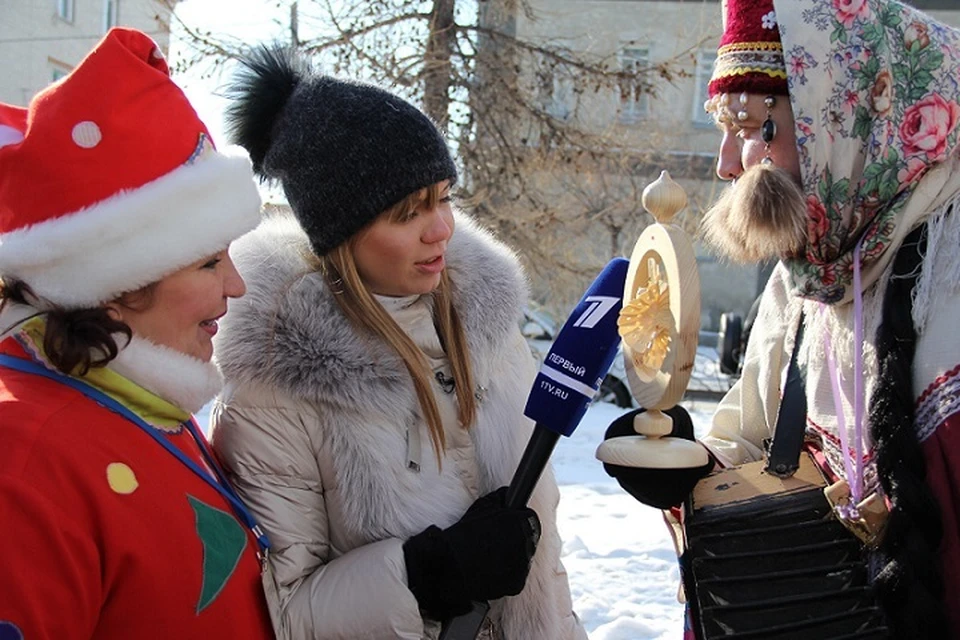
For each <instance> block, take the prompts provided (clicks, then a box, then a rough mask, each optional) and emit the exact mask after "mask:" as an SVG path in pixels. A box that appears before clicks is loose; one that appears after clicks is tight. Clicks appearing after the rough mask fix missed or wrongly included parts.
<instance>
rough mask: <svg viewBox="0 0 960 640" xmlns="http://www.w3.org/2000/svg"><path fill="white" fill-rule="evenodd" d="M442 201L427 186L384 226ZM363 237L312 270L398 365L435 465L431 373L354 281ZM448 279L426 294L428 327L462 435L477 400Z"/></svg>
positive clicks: (395, 209) (439, 443)
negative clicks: (447, 375) (448, 373)
mask: <svg viewBox="0 0 960 640" xmlns="http://www.w3.org/2000/svg"><path fill="white" fill-rule="evenodd" d="M442 195H443V186H442V183H441V184H435V185H431V186H429V187H427V188H425V189H421V190H419V191H417V192H415V193H412V194H411V195H409V196H407V197H406V198H404V199H403V200H402V201H400V202H399V203H397V204H395V205H394V206H392V207H390V208H389V209H388V210H387V211H386V212H385V213H384V214H383V215H386V216H387V217H388V218H389V219H390V220H401V219H403V218H405V217H406V216H408V215H409V214H410V212H412V211H414V210H416V209H418V208H420V207H425V208H428V209H431V208H433V207H436V206H437V205H438V203H439V202H440V199H441V198H442ZM362 233H363V231H360V232H358V233H356V234H354V235H353V236H352V237H351V238H350V239H349V240H347V241H346V242H344V243H342V244H340V245H339V246H337V247H335V248H334V249H333V250H332V251H330V252H329V253H328V254H326V255H325V256H321V257H319V258H317V260H318V264H317V266H318V268H319V269H320V271H321V272H322V273H323V274H324V277H325V278H326V279H327V283H328V285H329V286H330V288H331V290H332V291H334V293H335V294H336V295H335V298H336V300H337V303H338V304H339V305H340V308H341V309H342V310H343V313H344V314H345V315H346V316H347V318H349V319H350V321H351V322H352V323H353V325H354V326H356V327H359V328H361V329H365V330H367V331H370V332H371V333H373V334H375V335H377V336H380V337H381V338H383V340H384V341H386V343H387V344H389V345H390V346H391V347H392V348H393V350H394V351H396V352H397V355H399V356H400V357H401V358H402V359H403V363H404V365H406V367H407V371H408V372H409V373H410V377H411V378H412V379H413V386H414V389H415V390H416V394H417V400H418V401H419V403H420V410H421V411H422V413H423V417H424V419H425V420H426V422H427V427H428V428H429V430H430V439H431V441H432V442H433V449H434V452H435V453H436V455H437V461H438V462H440V460H441V458H442V455H443V450H444V449H445V447H446V438H445V437H444V432H443V423H442V421H441V419H440V411H439V409H438V407H437V401H436V398H435V397H434V395H433V391H432V388H431V382H430V380H431V374H432V371H431V370H430V367H429V365H428V363H427V358H426V355H425V354H424V353H423V351H422V350H421V349H420V348H419V347H418V346H417V345H416V344H415V343H414V342H413V340H412V339H411V338H410V336H408V335H407V334H406V332H404V330H403V329H401V328H400V325H398V324H397V323H396V321H395V320H394V319H393V318H392V317H391V316H390V314H389V313H387V311H386V310H385V309H384V308H383V306H382V305H381V304H380V303H379V302H377V300H376V298H374V297H373V294H372V293H371V292H370V290H369V289H368V288H367V286H366V284H365V283H364V282H363V280H362V279H361V278H360V273H359V271H358V270H357V265H356V262H355V260H354V257H353V248H354V246H355V245H356V243H357V241H358V240H359V238H360V237H361V234H362ZM450 290H451V285H450V278H449V276H448V275H447V272H446V271H443V273H442V274H441V276H440V285H439V286H438V287H437V289H436V290H435V291H433V293H432V294H431V295H432V296H433V302H434V305H433V308H434V311H433V313H434V317H433V320H434V325H435V326H436V329H437V334H438V335H439V337H440V343H441V344H442V345H443V349H444V351H445V352H446V354H447V357H448V358H449V359H450V366H451V368H452V369H453V379H454V382H455V389H456V393H457V420H458V422H459V423H460V425H461V426H462V427H463V428H464V429H469V428H470V427H472V426H473V424H474V422H475V421H476V415H477V400H476V396H475V395H474V393H475V391H474V388H475V383H474V379H473V370H472V368H471V367H470V351H469V348H468V347H467V338H466V334H465V333H464V331H463V325H462V324H461V322H460V317H459V315H458V314H457V311H456V309H455V308H454V306H453V301H452V299H451V296H450Z"/></svg>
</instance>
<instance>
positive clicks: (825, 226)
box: [807, 196, 830, 246]
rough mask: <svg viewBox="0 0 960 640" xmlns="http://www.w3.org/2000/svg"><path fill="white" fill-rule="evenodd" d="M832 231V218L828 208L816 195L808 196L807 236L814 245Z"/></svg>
mask: <svg viewBox="0 0 960 640" xmlns="http://www.w3.org/2000/svg"><path fill="white" fill-rule="evenodd" d="M828 231H830V219H829V218H827V209H826V207H824V206H823V203H822V202H820V199H819V198H817V197H816V196H807V238H808V243H809V244H810V245H812V246H816V245H818V244H819V242H820V240H821V238H823V237H825V236H826V235H827V232H828Z"/></svg>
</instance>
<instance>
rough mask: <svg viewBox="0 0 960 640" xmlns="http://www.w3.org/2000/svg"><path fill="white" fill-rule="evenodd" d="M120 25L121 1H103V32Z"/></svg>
mask: <svg viewBox="0 0 960 640" xmlns="http://www.w3.org/2000/svg"><path fill="white" fill-rule="evenodd" d="M118 24H120V0H103V32H104V33H106V32H107V31H109V30H110V28H111V27H115V26H117V25H118Z"/></svg>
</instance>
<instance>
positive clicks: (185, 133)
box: [0, 28, 260, 309]
mask: <svg viewBox="0 0 960 640" xmlns="http://www.w3.org/2000/svg"><path fill="white" fill-rule="evenodd" d="M259 209H260V196H259V194H258V192H257V188H256V184H255V182H254V180H253V174H252V170H251V166H250V162H249V160H248V159H247V158H246V157H245V156H237V157H230V156H227V155H223V154H221V153H219V152H217V151H216V149H215V148H214V145H213V142H212V140H211V139H210V134H209V132H208V131H207V128H206V126H204V124H203V122H201V121H200V119H199V117H198V116H197V114H196V112H195V111H194V109H193V107H192V106H191V105H190V103H189V102H188V101H187V98H186V96H185V95H184V94H183V92H182V91H181V90H180V88H179V87H177V85H176V84H174V83H173V81H172V80H171V79H170V72H169V69H168V67H167V64H166V62H165V61H164V59H163V55H162V53H161V52H160V50H159V49H158V48H157V45H156V44H155V43H154V42H153V40H151V39H150V38H149V37H148V36H147V35H145V34H143V33H141V32H139V31H135V30H133V29H123V28H115V29H111V30H110V32H109V33H107V35H106V36H104V38H103V40H101V41H100V43H99V44H98V45H97V46H96V47H95V48H94V49H93V51H91V52H90V53H89V54H88V55H87V57H86V58H84V60H83V61H82V62H80V64H79V65H78V66H77V67H76V68H75V69H74V70H73V71H72V72H71V73H70V74H69V75H68V76H66V77H65V78H63V79H62V80H60V81H59V82H57V83H55V84H53V85H51V86H49V87H48V88H46V89H45V90H44V91H42V92H40V93H39V94H37V95H36V97H34V99H33V100H32V101H31V103H30V106H29V107H28V108H27V109H22V108H20V107H14V106H10V105H3V104H0V275H2V276H3V277H4V278H12V279H16V280H21V281H23V282H24V283H25V284H26V285H27V286H29V287H30V289H31V291H32V292H33V293H34V294H35V295H36V296H37V297H38V298H39V300H38V306H48V305H50V304H54V305H58V306H61V307H63V308H68V309H69V308H84V307H93V306H96V305H98V304H100V303H103V302H106V301H108V300H112V299H114V298H116V297H117V296H118V295H119V294H121V293H124V292H127V291H135V290H137V289H139V288H141V287H143V286H145V285H148V284H150V283H153V282H156V281H158V280H160V279H162V278H163V277H164V276H166V275H168V274H170V273H172V272H174V271H176V270H177V269H180V268H182V267H184V266H186V265H188V264H190V263H192V262H195V261H197V260H200V259H202V258H203V257H205V256H209V255H212V254H214V253H216V252H218V251H221V250H222V249H224V248H225V247H226V246H227V245H228V244H229V243H230V241H231V240H233V239H235V238H237V237H238V236H240V235H242V234H243V233H245V232H247V231H249V230H250V229H252V228H253V227H255V226H256V225H257V223H258V222H259Z"/></svg>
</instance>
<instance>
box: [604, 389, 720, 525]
mask: <svg viewBox="0 0 960 640" xmlns="http://www.w3.org/2000/svg"><path fill="white" fill-rule="evenodd" d="M644 411H646V409H637V410H636V411H630V412H629V413H625V414H624V415H622V416H620V417H619V418H617V419H616V420H614V421H613V422H612V423H611V424H610V426H609V427H608V428H607V432H606V433H605V434H604V436H603V439H604V440H608V439H610V438H618V437H620V436H631V435H637V432H636V431H635V430H634V428H633V418H634V416H636V415H637V414H639V413H643V412H644ZM664 413H665V414H667V415H668V416H670V417H671V418H673V431H671V432H670V436H671V437H677V438H685V439H687V440H694V437H693V420H691V419H690V414H689V413H687V410H686V409H684V408H683V407H681V406H679V405H677V406H675V407H671V408H670V409H667V410H666V411H664ZM713 466H714V460H713V458H710V460H709V461H708V462H707V464H705V465H703V466H702V467H694V468H690V469H638V468H636V467H622V466H620V465H615V464H606V463H604V465H603V470H604V471H606V472H607V475H609V476H611V477H612V478H615V479H616V480H617V482H618V483H619V484H620V486H621V487H623V488H624V490H625V491H626V492H627V493H629V494H630V495H632V496H633V497H634V498H636V499H637V500H639V501H640V502H642V503H643V504H647V505H650V506H651V507H656V508H658V509H669V508H670V507H674V506H676V505H678V504H680V503H682V502H683V501H684V500H686V499H687V496H688V495H690V492H691V491H693V488H694V486H696V484H697V482H699V481H700V479H701V478H703V477H704V476H706V475H707V474H708V473H710V472H711V471H712V470H713Z"/></svg>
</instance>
